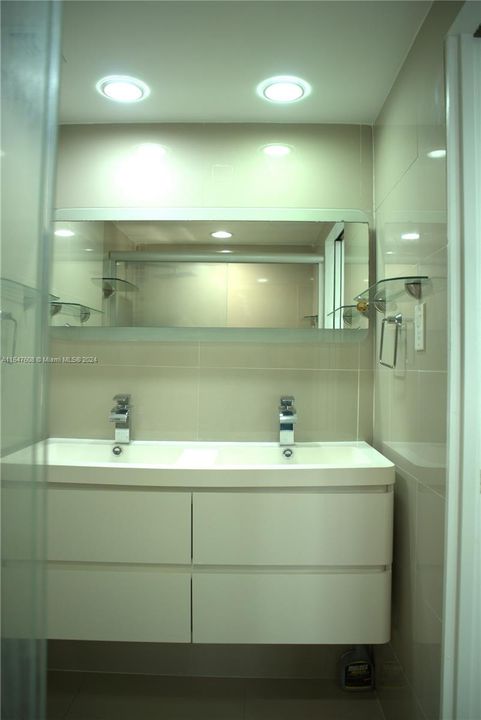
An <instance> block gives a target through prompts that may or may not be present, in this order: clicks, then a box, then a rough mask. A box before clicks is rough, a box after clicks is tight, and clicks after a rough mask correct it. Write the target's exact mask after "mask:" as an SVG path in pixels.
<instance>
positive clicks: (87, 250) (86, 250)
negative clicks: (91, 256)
mask: <svg viewBox="0 0 481 720" xmlns="http://www.w3.org/2000/svg"><path fill="white" fill-rule="evenodd" d="M84 250H85V252H93V251H94V249H93V248H84Z"/></svg>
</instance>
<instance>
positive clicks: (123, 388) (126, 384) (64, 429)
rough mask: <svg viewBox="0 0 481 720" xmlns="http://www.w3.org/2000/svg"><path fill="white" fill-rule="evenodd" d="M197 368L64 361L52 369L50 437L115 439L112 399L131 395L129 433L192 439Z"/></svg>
mask: <svg viewBox="0 0 481 720" xmlns="http://www.w3.org/2000/svg"><path fill="white" fill-rule="evenodd" d="M197 390H198V370H197V369H190V368H153V367H145V368H143V369H142V372H141V373H139V370H138V368H137V367H135V366H119V367H117V368H116V369H115V371H113V367H112V366H95V365H90V366H78V365H66V366H55V367H53V368H52V381H51V392H50V435H51V436H52V437H90V438H113V434H114V429H113V425H112V423H109V422H108V415H109V412H110V409H111V407H112V397H113V396H114V395H115V394H117V393H119V392H125V393H130V394H131V395H132V405H133V411H132V435H133V438H134V439H142V440H184V439H196V436H197V413H198V402H197V394H198V392H197Z"/></svg>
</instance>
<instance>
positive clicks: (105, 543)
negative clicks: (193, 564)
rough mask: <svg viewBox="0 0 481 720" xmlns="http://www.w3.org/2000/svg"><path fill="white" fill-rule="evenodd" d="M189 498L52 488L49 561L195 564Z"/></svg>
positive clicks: (147, 492)
mask: <svg viewBox="0 0 481 720" xmlns="http://www.w3.org/2000/svg"><path fill="white" fill-rule="evenodd" d="M190 526H191V499H190V494H189V493H169V492H167V493H164V492H151V491H142V490H120V489H117V488H115V489H110V488H109V489H96V488H95V489H93V488H70V487H66V488H63V487H62V488H49V490H48V526H47V527H48V530H47V537H48V545H47V548H48V549H47V553H48V554H47V556H48V559H49V560H76V561H86V562H126V563H135V562H139V563H175V564H185V563H190V557H191V549H190Z"/></svg>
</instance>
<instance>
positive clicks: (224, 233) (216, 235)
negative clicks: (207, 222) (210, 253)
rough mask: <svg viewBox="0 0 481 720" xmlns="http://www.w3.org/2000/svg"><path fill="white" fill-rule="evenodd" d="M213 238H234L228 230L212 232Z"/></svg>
mask: <svg viewBox="0 0 481 720" xmlns="http://www.w3.org/2000/svg"><path fill="white" fill-rule="evenodd" d="M211 237H213V238H220V239H221V240H227V238H231V237H232V233H231V232H228V231H227V230H216V231H215V232H211Z"/></svg>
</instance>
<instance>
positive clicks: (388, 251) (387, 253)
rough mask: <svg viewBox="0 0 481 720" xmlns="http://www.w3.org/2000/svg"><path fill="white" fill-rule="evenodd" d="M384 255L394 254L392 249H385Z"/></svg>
mask: <svg viewBox="0 0 481 720" xmlns="http://www.w3.org/2000/svg"><path fill="white" fill-rule="evenodd" d="M386 255H394V250H387V251H386Z"/></svg>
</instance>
